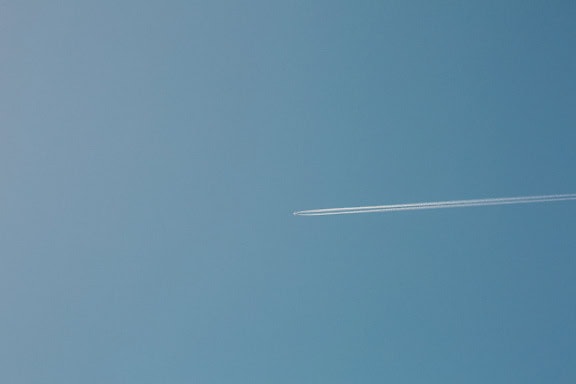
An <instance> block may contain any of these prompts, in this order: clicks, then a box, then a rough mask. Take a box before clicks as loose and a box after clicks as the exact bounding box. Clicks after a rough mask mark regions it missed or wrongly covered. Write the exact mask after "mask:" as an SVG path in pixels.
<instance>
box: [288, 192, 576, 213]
mask: <svg viewBox="0 0 576 384" xmlns="http://www.w3.org/2000/svg"><path fill="white" fill-rule="evenodd" d="M565 200H576V193H569V194H564V195H544V196H523V197H498V198H491V199H473V200H452V201H435V202H428V203H409V204H392V205H373V206H367V207H349V208H325V209H311V210H307V211H299V212H294V215H299V216H325V215H345V214H353V213H374V212H394V211H412V210H420V209H440V208H463V207H484V206H488V205H505V204H528V203H547V202H552V201H565Z"/></svg>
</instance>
